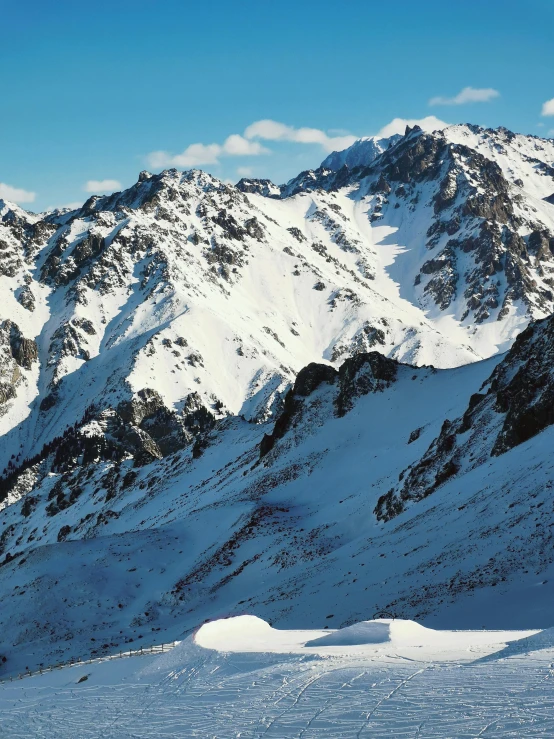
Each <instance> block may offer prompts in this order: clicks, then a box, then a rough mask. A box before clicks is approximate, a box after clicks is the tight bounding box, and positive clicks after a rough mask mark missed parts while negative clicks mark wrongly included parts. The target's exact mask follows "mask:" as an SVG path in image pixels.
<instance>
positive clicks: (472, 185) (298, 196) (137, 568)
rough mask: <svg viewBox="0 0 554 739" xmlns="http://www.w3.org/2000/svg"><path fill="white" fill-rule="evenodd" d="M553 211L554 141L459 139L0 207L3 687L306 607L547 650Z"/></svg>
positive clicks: (426, 138)
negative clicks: (56, 205)
mask: <svg viewBox="0 0 554 739" xmlns="http://www.w3.org/2000/svg"><path fill="white" fill-rule="evenodd" d="M377 145H379V146H377ZM376 147H377V148H378V149H379V150H378V151H377V149H376ZM553 194H554V142H553V141H550V140H544V139H538V138H535V137H530V136H521V135H516V134H512V133H510V132H508V131H506V130H505V129H498V130H488V129H487V130H485V129H481V128H478V127H476V126H468V125H463V126H452V127H448V128H446V129H445V130H444V131H440V132H434V133H426V132H423V131H421V130H419V129H417V127H416V128H414V129H408V130H407V131H406V134H405V135H404V136H401V137H393V138H392V139H390V140H388V141H387V142H386V145H385V143H384V142H382V141H381V142H373V143H372V145H371V146H369V144H368V142H367V141H362V142H358V143H357V144H354V146H353V147H351V149H350V150H346V152H342V153H340V154H337V155H332V156H331V158H330V159H329V158H328V160H326V162H324V163H323V165H322V167H321V168H320V169H318V170H315V171H313V172H304V173H301V174H300V175H299V176H298V177H297V178H295V179H294V180H292V181H291V182H289V183H287V185H284V186H280V187H276V186H274V185H272V183H270V182H269V181H267V180H266V181H255V180H248V181H247V180H241V182H240V183H238V185H237V186H236V187H233V186H230V185H227V184H224V183H222V182H220V181H218V180H217V179H215V178H213V177H212V176H210V175H207V174H205V173H203V172H199V171H195V170H193V171H190V172H184V173H180V172H177V171H176V170H169V171H166V172H162V173H161V174H159V175H152V174H150V173H147V172H143V173H142V174H141V175H140V177H139V180H138V182H137V183H136V184H135V185H134V186H133V187H131V188H129V189H128V190H126V191H124V192H122V193H115V194H113V195H110V196H106V197H96V196H94V197H91V198H90V199H89V200H88V201H87V202H86V203H85V204H84V205H83V206H82V207H81V208H80V209H77V210H72V211H68V210H64V211H55V212H51V213H46V214H40V215H32V214H29V213H27V212H25V211H23V210H22V209H20V208H18V207H17V206H12V205H10V204H8V203H4V202H0V286H1V288H2V296H3V301H2V305H0V316H1V320H0V431H1V433H2V437H1V443H0V464H1V466H2V467H5V473H4V477H3V479H2V480H1V481H0V507H3V510H2V511H0V565H1V566H0V590H1V592H2V602H3V604H4V605H3V608H2V612H1V614H0V619H2V622H3V626H4V633H5V634H9V636H8V638H7V640H4V641H3V642H2V643H0V654H6V655H7V657H8V662H7V664H9V665H11V666H12V669H15V667H17V666H18V665H19V660H20V658H21V654H22V650H23V653H24V654H25V655H27V654H29V652H31V653H32V654H33V655H34V656H33V659H34V660H35V662H34V664H38V663H39V662H40V661H45V660H53V659H58V658H60V657H62V656H63V655H66V656H67V655H68V654H69V652H70V651H71V652H72V654H75V653H78V654H81V653H83V654H84V653H86V652H87V650H88V651H92V650H96V651H99V650H100V651H102V650H103V651H104V652H106V651H109V650H110V649H115V648H116V646H117V645H121V644H122V643H127V642H128V641H129V640H130V639H138V638H139V634H140V635H141V636H142V637H143V638H144V633H145V631H152V630H154V631H157V630H161V636H164V635H165V636H166V637H167V638H173V637H174V636H178V635H180V634H181V633H183V632H184V631H186V630H187V629H192V628H193V627H194V626H195V625H197V624H198V623H199V622H200V621H201V620H202V619H204V618H212V617H214V616H215V615H220V614H222V613H229V612H236V611H237V609H238V610H239V611H240V610H241V609H242V610H244V609H246V608H247V609H248V610H249V611H250V612H256V613H258V615H261V616H263V617H267V618H269V619H270V620H272V622H276V623H280V624H283V625H299V624H303V625H305V626H310V625H311V624H310V623H309V613H310V609H311V607H312V605H313V604H314V603H315V604H316V605H317V607H318V608H321V609H322V610H325V611H326V612H328V613H329V614H330V625H341V624H344V623H348V622H351V621H352V620H363V619H364V618H367V616H368V613H372V612H374V611H375V610H379V609H382V608H389V609H395V610H398V611H400V612H401V615H404V616H406V617H410V618H413V617H416V616H417V617H420V618H425V619H427V620H428V622H430V623H438V624H448V625H451V626H452V625H454V622H455V624H457V625H460V626H464V625H466V626H467V625H468V624H467V619H469V620H470V621H471V618H473V616H471V615H470V614H471V613H472V612H473V611H472V609H471V608H470V607H469V605H468V603H469V602H470V600H471V599H475V598H476V597H478V598H480V602H481V604H482V610H481V613H480V615H479V618H480V619H482V620H483V623H486V622H487V619H488V616H487V613H490V609H491V608H492V607H493V605H492V604H497V603H504V604H508V605H509V606H510V608H511V610H510V611H508V610H506V617H505V622H504V623H503V624H501V625H503V626H510V627H511V626H517V627H519V626H544V625H550V624H549V623H545V621H548V619H549V618H551V617H552V616H553V615H554V614H552V613H551V607H550V606H549V605H548V597H547V595H548V594H549V593H550V589H549V588H550V586H549V585H548V584H545V585H544V586H543V585H540V584H539V583H540V582H542V579H545V581H546V580H547V579H548V580H550V578H545V577H544V573H545V572H547V571H548V569H549V568H551V558H550V557H549V556H548V554H544V552H545V551H546V552H548V541H549V540H548V536H549V532H550V529H549V528H548V526H549V523H550V520H551V518H550V517H551V511H550V507H551V504H550V503H549V502H548V491H549V485H550V484H551V483H550V480H551V479H552V466H551V461H550V455H549V453H548V450H549V448H550V439H551V434H552V429H551V428H549V426H550V424H551V423H552V421H553V420H554V419H553V418H552V417H551V413H550V410H549V399H550V389H549V388H550V384H551V380H550V377H551V361H550V359H549V358H550V357H551V354H552V346H553V344H554V339H553V338H552V320H553V319H550V318H547V316H549V315H550V314H551V313H552V312H553V311H554V296H553V289H554V282H553V278H554V202H552V201H553V200H554V198H552V197H551V196H552V195H553ZM532 319H543V320H542V322H540V321H539V323H536V324H533V325H532V327H531V328H529V329H527V330H526V331H524V333H523V334H521V336H520V338H519V339H518V340H517V341H516V343H515V345H514V346H513V348H512V349H510V347H511V345H512V342H513V341H514V339H515V338H516V336H518V334H520V332H521V331H523V330H524V329H525V327H526V326H527V324H528V323H529V321H530V320H532ZM508 350H509V351H508ZM377 352H378V353H377ZM503 352H504V353H505V352H508V353H507V354H501V353H503ZM431 365H432V366H431ZM518 378H519V379H518ZM522 378H523V379H522ZM525 378H532V379H533V381H532V382H527V379H525ZM449 419H458V420H454V421H452V420H449ZM539 432H540V433H539ZM491 452H492V454H491ZM2 467H0V469H1V468H2ZM514 480H516V481H517V484H516V483H514ZM431 493H432V495H431ZM508 501H509V502H508ZM530 501H533V502H530ZM539 505H540V507H541V510H540V512H539V511H538V510H537V509H538V508H539ZM485 514H486V515H485ZM552 520H554V519H552ZM537 524H538V525H537ZM541 537H542V538H541ZM539 540H540V541H539ZM539 551H540V552H541V555H540V556H539V555H538V552H539ZM524 568H525V569H524ZM537 578H538V579H537ZM541 578H542V579H541ZM476 592H477V593H478V595H475V593H476ZM253 593H254V595H253ZM522 595H525V598H524V599H523V598H522ZM523 602H525V606H526V608H527V609H529V608H531V609H532V608H535V617H534V618H535V621H533V623H530V622H529V619H527V620H524V619H523V615H524V614H523V610H522V606H521V603H523ZM60 603H63V604H64V605H63V609H62V610H63V613H60ZM518 604H519V605H518ZM495 607H496V605H495ZM528 613H529V611H527V615H528ZM8 623H9V629H7V624H8ZM489 623H491V625H497V624H496V622H495V623H492V622H489ZM469 625H475V624H473V623H471V624H469ZM477 625H481V622H479V624H477ZM93 631H94V632H96V636H95V637H93V638H94V640H95V642H98V644H96V643H93V644H91V643H89V642H90V641H91V636H90V634H91V633H92V632H93ZM69 634H70V635H71V639H69V637H68V635H69ZM14 645H15V646H14ZM23 647H24V648H23ZM26 659H27V660H29V661H32V659H31V658H30V657H26Z"/></svg>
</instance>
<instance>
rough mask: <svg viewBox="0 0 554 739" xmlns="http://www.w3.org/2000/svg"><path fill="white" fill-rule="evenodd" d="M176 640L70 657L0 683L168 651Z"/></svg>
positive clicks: (1, 680) (5, 679)
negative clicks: (81, 656)
mask: <svg viewBox="0 0 554 739" xmlns="http://www.w3.org/2000/svg"><path fill="white" fill-rule="evenodd" d="M177 644H179V642H178V641H174V642H169V643H168V644H153V645H152V646H150V647H140V649H129V650H128V651H127V650H125V651H120V652H119V653H117V654H108V655H106V656H104V657H91V658H90V659H85V660H82V659H81V658H80V657H78V658H77V659H74V658H72V659H71V660H70V661H69V662H60V663H59V664H57V665H49V666H48V667H40V668H39V669H38V670H28V671H26V672H20V673H19V674H18V675H17V677H15V676H13V675H12V676H11V677H6V678H4V679H0V685H2V684H4V683H11V682H13V681H14V680H23V678H24V677H34V676H35V675H44V673H45V672H54V670H63V669H64V668H66V667H78V666H81V665H92V664H96V663H98V662H108V661H109V660H112V659H121V658H123V657H140V656H144V655H147V654H162V652H169V650H171V649H173V647H175V646H176V645H177Z"/></svg>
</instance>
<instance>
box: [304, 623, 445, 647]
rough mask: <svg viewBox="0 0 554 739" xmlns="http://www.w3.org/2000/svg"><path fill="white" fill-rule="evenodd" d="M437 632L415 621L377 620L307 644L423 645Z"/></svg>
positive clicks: (354, 625)
mask: <svg viewBox="0 0 554 739" xmlns="http://www.w3.org/2000/svg"><path fill="white" fill-rule="evenodd" d="M434 633H435V632H434V631H433V629H426V628H425V627H424V626H420V625H419V624H417V623H416V622H415V621H407V620H404V619H399V620H390V619H377V620H375V621H361V622H360V623H357V624H352V626H347V627H346V628H344V629H338V630H337V631H333V632H331V633H329V634H326V635H325V636H321V637H319V638H318V639H312V640H311V641H308V642H306V644H305V646H306V647H347V646H349V647H353V646H359V645H362V644H385V643H391V644H403V645H408V644H413V645H417V644H421V643H428V642H429V641H430V637H431V638H432V635H433V634H434Z"/></svg>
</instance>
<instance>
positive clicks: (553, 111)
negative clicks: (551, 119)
mask: <svg viewBox="0 0 554 739" xmlns="http://www.w3.org/2000/svg"><path fill="white" fill-rule="evenodd" d="M542 115H554V98H552V100H547V101H546V103H543V106H542Z"/></svg>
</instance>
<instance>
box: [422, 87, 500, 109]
mask: <svg viewBox="0 0 554 739" xmlns="http://www.w3.org/2000/svg"><path fill="white" fill-rule="evenodd" d="M497 97H500V93H499V92H498V90H493V88H492V87H480V88H477V87H464V89H463V90H461V91H460V92H459V93H458V94H457V95H455V96H454V97H452V98H446V97H441V96H440V95H439V96H438V97H434V98H431V100H429V105H465V104H466V103H488V102H489V101H490V100H494V99H495V98H497Z"/></svg>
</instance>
